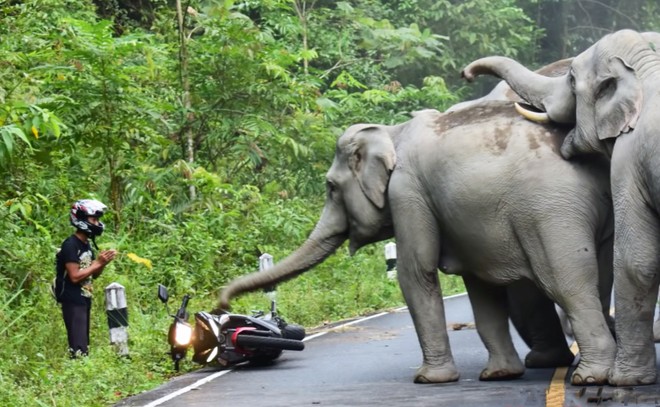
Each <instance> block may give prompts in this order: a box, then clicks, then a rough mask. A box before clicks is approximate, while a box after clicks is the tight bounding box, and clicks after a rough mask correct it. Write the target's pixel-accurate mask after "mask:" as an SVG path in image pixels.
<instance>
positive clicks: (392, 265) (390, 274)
mask: <svg viewBox="0 0 660 407" xmlns="http://www.w3.org/2000/svg"><path fill="white" fill-rule="evenodd" d="M385 264H386V265H387V278H388V279H390V280H395V279H396V243H394V242H389V243H387V244H386V245H385Z"/></svg>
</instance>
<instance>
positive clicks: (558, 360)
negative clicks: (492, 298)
mask: <svg viewBox="0 0 660 407" xmlns="http://www.w3.org/2000/svg"><path fill="white" fill-rule="evenodd" d="M507 298H508V302H509V314H510V317H511V321H512V322H513V325H514V326H515V327H516V330H517V331H518V333H519V334H520V337H521V338H522V339H523V340H524V341H525V343H526V344H527V346H529V348H530V352H529V353H528V354H527V356H526V357H525V367H527V368H548V367H556V366H570V365H571V363H573V360H574V359H575V355H574V354H573V352H571V350H570V349H569V347H568V344H567V343H566V337H565V336H564V330H563V329H562V326H561V321H560V319H559V316H558V315H557V311H556V310H555V303H554V302H552V300H550V299H549V298H548V297H547V296H546V295H545V294H544V293H543V291H541V290H540V289H539V288H538V287H537V286H536V284H534V282H533V281H530V280H528V279H522V280H519V281H516V282H514V283H513V284H511V285H509V286H507Z"/></svg>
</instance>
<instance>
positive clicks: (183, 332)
mask: <svg viewBox="0 0 660 407" xmlns="http://www.w3.org/2000/svg"><path fill="white" fill-rule="evenodd" d="M191 339H192V327H191V326H190V325H188V324H184V323H182V322H177V323H176V326H175V328H174V342H175V343H176V344H177V345H181V346H188V345H190V340H191Z"/></svg>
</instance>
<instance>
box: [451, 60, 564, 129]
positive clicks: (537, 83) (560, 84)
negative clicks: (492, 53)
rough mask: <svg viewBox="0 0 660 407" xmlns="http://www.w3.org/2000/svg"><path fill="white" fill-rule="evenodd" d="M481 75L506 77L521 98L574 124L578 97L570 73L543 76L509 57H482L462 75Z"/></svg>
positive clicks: (555, 119)
mask: <svg viewBox="0 0 660 407" xmlns="http://www.w3.org/2000/svg"><path fill="white" fill-rule="evenodd" d="M479 75H492V76H496V77H498V78H501V79H503V80H505V81H506V82H507V83H508V84H509V86H510V87H511V89H513V91H514V92H516V93H517V94H518V95H519V96H520V97H521V98H523V99H524V100H526V101H527V102H528V103H530V104H531V105H533V106H534V107H536V108H537V109H540V110H542V111H545V112H547V113H548V116H549V117H550V119H551V120H553V121H555V122H558V123H575V96H574V95H573V93H572V90H571V87H570V84H569V79H568V75H563V76H558V77H547V76H544V75H540V74H538V73H535V72H532V71H530V70H529V69H527V68H526V67H524V66H523V65H521V64H520V63H518V62H516V61H514V60H513V59H511V58H506V57H486V58H481V59H478V60H476V61H474V62H472V63H471V64H469V65H468V66H467V67H465V69H464V70H463V72H461V76H463V77H464V78H465V79H467V80H468V81H472V80H474V78H476V77H477V76H479Z"/></svg>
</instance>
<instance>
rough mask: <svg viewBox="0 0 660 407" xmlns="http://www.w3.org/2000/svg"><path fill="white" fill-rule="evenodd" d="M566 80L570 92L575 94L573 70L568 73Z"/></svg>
mask: <svg viewBox="0 0 660 407" xmlns="http://www.w3.org/2000/svg"><path fill="white" fill-rule="evenodd" d="M568 80H569V82H570V84H571V90H573V91H574V92H575V75H573V70H571V72H570V73H569V75H568Z"/></svg>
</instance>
